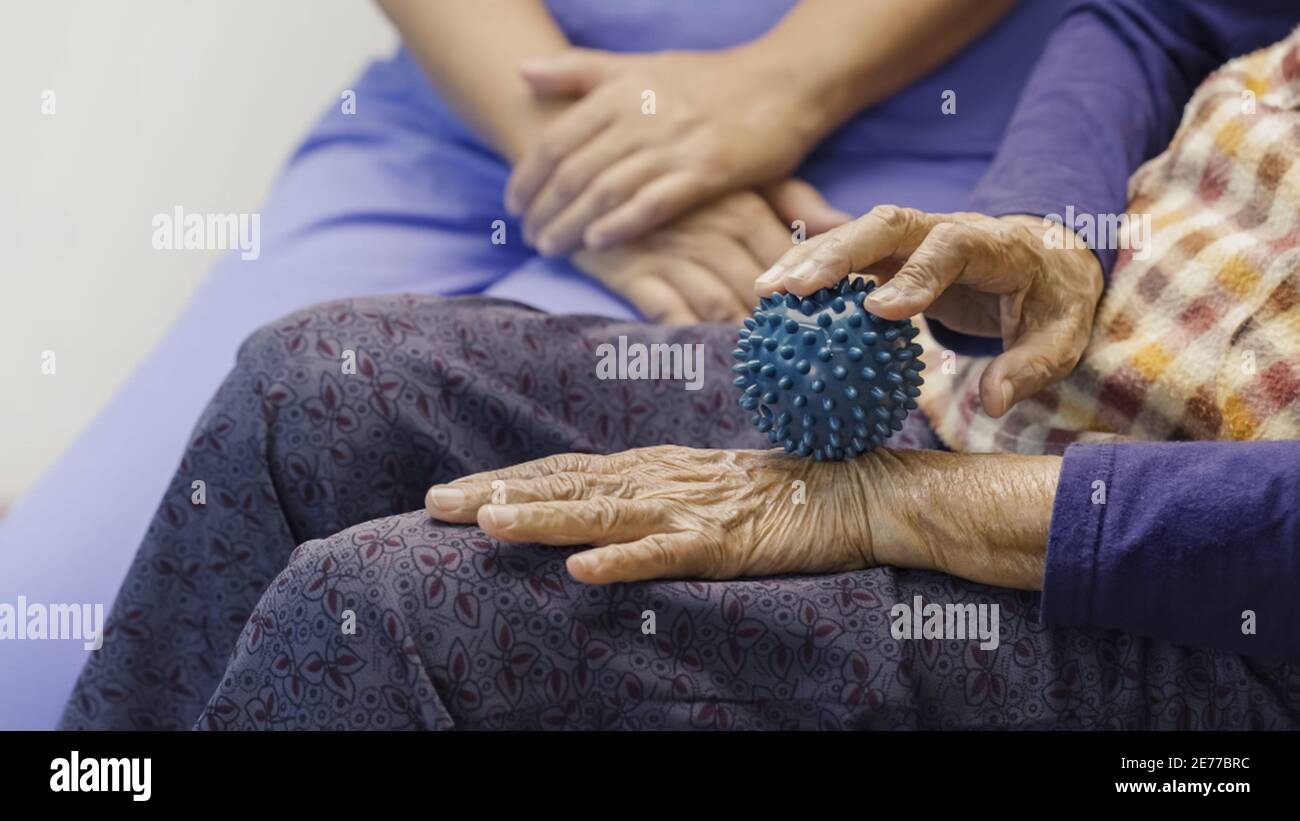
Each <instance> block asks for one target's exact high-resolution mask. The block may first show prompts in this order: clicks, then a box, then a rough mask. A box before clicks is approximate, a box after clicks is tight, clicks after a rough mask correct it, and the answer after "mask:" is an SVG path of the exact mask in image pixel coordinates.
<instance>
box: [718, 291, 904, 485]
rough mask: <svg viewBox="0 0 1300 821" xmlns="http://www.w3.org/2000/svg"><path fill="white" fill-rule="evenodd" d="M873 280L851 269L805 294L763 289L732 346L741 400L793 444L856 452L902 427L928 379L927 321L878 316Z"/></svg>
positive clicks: (778, 438) (837, 454)
mask: <svg viewBox="0 0 1300 821" xmlns="http://www.w3.org/2000/svg"><path fill="white" fill-rule="evenodd" d="M874 287H875V283H873V282H871V281H869V280H865V279H862V278H860V277H846V278H845V279H843V280H841V281H840V283H839V284H838V285H836V286H834V287H831V288H822V289H821V290H819V291H817V292H816V293H815V294H811V295H809V296H806V297H798V296H795V295H794V294H773V295H772V296H769V297H764V298H763V300H762V301H761V302H760V303H759V305H758V307H757V308H755V309H754V316H753V317H752V318H750V319H746V320H745V325H744V327H743V328H741V329H740V339H739V341H738V343H737V347H736V350H735V351H733V352H732V353H733V355H734V356H735V358H736V359H738V360H740V361H739V363H738V364H736V365H733V366H732V368H731V369H732V371H734V372H735V373H736V379H735V384H736V385H737V386H738V387H739V388H740V390H741V396H740V406H741V407H742V408H745V409H746V410H750V411H753V412H754V417H753V421H754V425H755V426H757V427H758V429H759V430H760V431H762V432H764V433H766V434H767V437H768V439H769V440H770V441H771V442H772V443H773V444H777V445H783V446H784V447H785V451H786V453H797V454H799V455H800V456H810V457H813V458H814V459H817V460H819V461H821V460H826V459H829V460H839V459H852V458H853V457H855V456H857V455H858V454H861V453H865V452H867V451H869V450H871V449H873V448H875V447H878V446H880V445H881V444H883V443H884V441H885V440H886V439H888V438H889V437H890V436H891V435H893V433H894V431H896V430H899V429H900V428H902V427H903V420H904V419H906V418H907V414H908V413H909V412H910V411H912V410H913V409H915V408H916V397H918V396H920V395H921V389H920V386H921V384H922V383H923V382H924V380H923V379H921V374H920V371H921V370H923V369H924V368H925V363H924V362H922V361H921V360H920V358H919V357H920V355H921V346H920V345H919V344H918V343H916V342H913V341H912V340H913V339H914V338H915V337H916V335H917V334H918V333H920V329H919V328H917V327H916V326H915V325H913V324H912V322H911V320H907V319H903V320H898V321H893V320H888V319H881V318H880V317H878V316H876V315H875V314H873V313H871V312H870V311H868V310H867V308H866V305H865V304H864V303H865V300H866V298H867V294H869V293H870V292H871V290H872V289H873V288H874Z"/></svg>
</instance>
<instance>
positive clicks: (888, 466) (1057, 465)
mask: <svg viewBox="0 0 1300 821" xmlns="http://www.w3.org/2000/svg"><path fill="white" fill-rule="evenodd" d="M873 453H874V454H875V458H874V459H872V460H859V461H862V462H863V463H864V464H867V463H874V465H875V467H876V470H877V475H876V476H874V477H872V476H866V477H864V481H867V482H870V483H871V486H872V488H873V491H872V492H874V493H875V494H876V495H877V496H880V497H882V498H877V499H874V500H873V502H872V504H873V507H872V508H871V511H872V514H873V515H872V518H871V528H872V544H873V548H874V549H875V552H876V559H877V561H878V562H879V563H881V564H890V565H894V566H898V567H911V568H917V569H924V570H937V571H940V572H943V573H947V574H949V575H952V576H957V577H959V578H963V579H969V580H971V581H976V582H981V583H984V584H991V585H996V586H999V587H1011V588H1016V589H1021V590H1037V589H1041V587H1042V581H1043V571H1044V566H1045V562H1046V555H1047V537H1048V531H1049V529H1050V526H1051V516H1052V504H1053V502H1054V500H1055V498H1056V486H1057V481H1058V478H1059V475H1060V469H1061V459H1060V457H1056V456H1023V455H1020V454H965V453H947V452H942V451H924V450H901V451H890V450H886V449H882V450H880V451H875V452H873ZM880 471H883V472H885V473H886V474H887V476H886V477H885V478H884V479H883V480H882V478H881V476H880V475H879V472H880Z"/></svg>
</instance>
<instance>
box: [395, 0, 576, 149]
mask: <svg viewBox="0 0 1300 821" xmlns="http://www.w3.org/2000/svg"><path fill="white" fill-rule="evenodd" d="M378 3H379V5H380V7H381V8H383V10H384V12H385V13H386V14H387V15H388V17H389V18H390V19H391V20H392V21H393V24H394V25H395V26H396V27H397V29H398V31H399V32H400V33H401V35H402V40H403V41H404V42H405V43H406V45H407V47H408V48H409V49H410V50H411V51H412V53H414V54H415V57H416V59H418V60H419V62H420V65H421V66H422V67H423V68H424V70H425V72H427V73H428V75H429V77H430V79H431V80H432V81H433V83H434V85H435V86H437V88H438V90H439V91H440V92H441V93H442V94H443V95H444V96H445V97H446V98H447V100H448V102H449V103H450V104H451V106H452V107H453V108H454V109H455V110H456V112H457V113H458V114H460V115H461V116H462V117H464V118H465V120H466V121H467V122H469V123H470V125H472V126H473V127H474V129H475V130H476V131H477V132H478V133H479V134H480V135H481V136H482V137H483V138H484V139H485V140H487V141H488V143H490V144H491V145H492V147H493V148H495V149H496V150H497V151H498V152H500V153H501V154H502V155H503V156H505V157H506V158H508V159H510V160H511V161H514V160H516V159H518V158H519V156H520V155H521V154H522V153H523V151H524V148H525V146H526V144H527V143H528V142H529V141H530V140H531V139H532V136H533V135H535V134H536V133H537V131H538V129H540V128H541V126H542V124H543V123H544V121H545V120H546V118H547V117H548V116H550V115H551V114H553V113H554V111H555V110H556V109H557V108H559V107H561V104H558V103H556V102H554V101H551V100H546V99H542V98H538V97H537V96H535V95H534V94H533V93H532V90H531V89H530V88H529V87H528V85H527V84H526V83H525V82H524V81H523V79H522V78H521V77H520V76H519V63H520V61H522V60H527V59H530V58H538V57H546V56H550V55H554V54H559V53H561V52H562V51H564V50H565V49H566V48H568V46H569V41H568V39H567V38H566V37H565V36H564V33H563V32H562V31H560V29H559V27H558V26H556V24H555V21H554V20H552V19H551V16H550V13H549V12H548V11H547V10H546V6H545V5H544V4H543V3H542V0H479V1H478V2H476V3H474V4H473V8H470V7H469V6H468V5H467V4H463V3H454V2H427V0H378Z"/></svg>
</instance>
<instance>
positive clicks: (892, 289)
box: [867, 285, 903, 305]
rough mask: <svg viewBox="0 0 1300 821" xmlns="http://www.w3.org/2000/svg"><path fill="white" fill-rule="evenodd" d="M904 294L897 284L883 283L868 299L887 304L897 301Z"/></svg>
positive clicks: (879, 303)
mask: <svg viewBox="0 0 1300 821" xmlns="http://www.w3.org/2000/svg"><path fill="white" fill-rule="evenodd" d="M902 295H903V293H902V291H900V290H899V288H898V286H897V285H881V286H880V287H879V288H877V289H876V290H874V291H872V292H871V295H870V296H868V297H867V299H869V300H871V301H872V302H875V303H876V304H878V305H885V304H887V303H890V302H896V301H897V300H898V298H899V297H901V296H902Z"/></svg>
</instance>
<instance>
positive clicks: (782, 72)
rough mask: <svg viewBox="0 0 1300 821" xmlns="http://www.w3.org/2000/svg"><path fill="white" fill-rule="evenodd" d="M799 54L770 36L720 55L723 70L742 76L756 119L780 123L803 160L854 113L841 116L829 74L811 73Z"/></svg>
mask: <svg viewBox="0 0 1300 821" xmlns="http://www.w3.org/2000/svg"><path fill="white" fill-rule="evenodd" d="M800 54H801V52H800V51H799V50H796V49H789V48H785V47H784V46H783V44H782V43H781V42H780V40H779V39H778V38H776V37H774V36H773V35H772V34H769V35H767V36H765V37H760V38H758V39H757V40H753V41H751V42H748V43H744V44H742V45H739V46H736V47H734V48H731V49H728V50H727V51H724V52H720V53H719V54H718V56H719V57H720V58H721V59H723V60H726V61H727V72H728V73H730V74H732V76H735V77H738V78H742V82H744V83H745V89H744V90H743V92H742V94H743V96H744V98H745V99H746V100H747V101H748V102H749V104H751V105H753V106H755V107H758V108H759V109H760V110H758V111H756V113H755V119H756V120H757V121H759V122H762V123H765V124H766V126H765V127H766V128H771V127H772V123H777V124H779V126H778V127H779V128H781V129H783V130H784V136H786V137H787V138H790V139H793V140H795V141H796V142H797V143H798V145H799V146H800V148H801V156H806V155H807V154H808V153H809V152H810V151H812V149H813V148H814V147H815V146H816V145H817V143H818V142H820V141H821V139H822V138H823V137H825V136H826V135H827V134H829V133H830V132H832V131H834V130H835V128H837V127H838V126H839V125H840V123H842V122H843V121H844V120H845V119H846V118H847V117H848V115H849V114H851V113H852V112H851V111H849V112H847V113H846V112H845V111H844V110H843V109H844V108H845V105H844V104H843V103H842V97H843V94H842V89H841V88H840V87H839V85H840V84H839V83H838V82H836V81H835V79H834V77H833V75H831V74H830V73H828V72H825V71H818V70H814V68H813V67H812V66H810V65H809V62H808V60H807V59H806V56H805V57H804V58H803V59H801V58H800Z"/></svg>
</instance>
